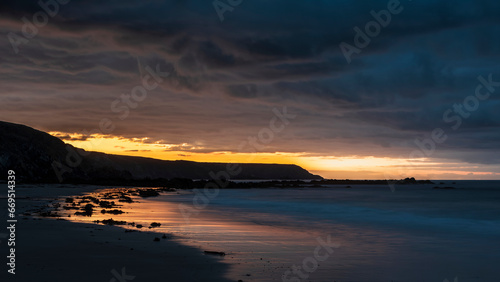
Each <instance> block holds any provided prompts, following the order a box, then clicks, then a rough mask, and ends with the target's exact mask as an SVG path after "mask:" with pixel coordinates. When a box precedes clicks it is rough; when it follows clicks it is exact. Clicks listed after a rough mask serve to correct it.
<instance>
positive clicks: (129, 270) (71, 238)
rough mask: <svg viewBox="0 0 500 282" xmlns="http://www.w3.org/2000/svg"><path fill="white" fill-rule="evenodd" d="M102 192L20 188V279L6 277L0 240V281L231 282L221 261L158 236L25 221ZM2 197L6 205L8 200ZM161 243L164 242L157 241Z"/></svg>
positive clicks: (52, 221) (41, 220)
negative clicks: (54, 204) (53, 205)
mask: <svg viewBox="0 0 500 282" xmlns="http://www.w3.org/2000/svg"><path fill="white" fill-rule="evenodd" d="M99 188H100V187H89V186H86V187H81V186H80V187H77V186H74V187H71V186H60V187H57V188H55V187H54V186H47V185H45V186H43V187H42V186H40V187H34V186H25V187H17V189H16V193H17V208H18V210H17V214H18V218H17V219H18V222H17V224H16V269H15V273H16V274H15V275H12V274H9V273H7V270H8V266H7V265H6V263H7V258H6V256H7V255H8V250H7V246H6V242H5V240H4V239H1V238H0V239H1V240H2V241H3V242H2V243H1V253H2V269H1V275H0V278H1V279H0V280H1V281H23V282H25V281H42V282H43V281H50V282H58V281H61V282H63V281H64V282H66V281H82V282H83V281H85V282H87V281H229V280H226V279H224V278H223V276H224V274H225V272H226V271H227V268H228V266H227V265H226V264H223V263H221V262H220V261H219V259H218V258H216V257H213V256H208V255H204V254H203V252H202V251H201V250H199V249H196V248H192V247H188V246H183V245H181V244H178V243H176V242H174V241H172V240H169V239H167V238H161V237H160V236H159V235H158V234H155V233H151V232H125V230H124V229H122V228H119V227H116V226H104V225H96V224H85V223H75V222H70V221H67V220H63V219H56V218H38V217H34V216H24V215H22V214H23V213H25V212H26V211H31V210H34V209H35V210H36V209H39V208H41V207H44V206H47V205H50V201H52V200H53V199H54V198H56V197H61V196H62V197H67V196H72V195H77V194H80V193H85V192H89V191H93V190H95V189H99ZM1 196H2V198H3V200H2V202H4V203H5V194H1ZM0 216H1V217H2V218H6V207H5V208H4V207H2V209H1V212H0ZM4 224H6V223H5V221H4V222H3V224H2V225H4ZM2 229H3V230H5V229H4V228H2ZM3 230H2V232H3ZM4 234H5V233H4ZM158 237H160V240H159V241H155V240H154V239H155V238H158ZM120 279H121V280H120Z"/></svg>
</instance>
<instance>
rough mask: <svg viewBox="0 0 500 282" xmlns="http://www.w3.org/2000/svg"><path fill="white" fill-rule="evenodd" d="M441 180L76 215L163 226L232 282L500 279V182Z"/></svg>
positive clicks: (160, 203)
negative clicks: (211, 259)
mask: <svg viewBox="0 0 500 282" xmlns="http://www.w3.org/2000/svg"><path fill="white" fill-rule="evenodd" d="M434 182H435V183H436V184H426V185H423V184H422V185H421V184H418V185H396V186H395V187H394V188H395V189H390V187H389V186H388V185H350V188H347V187H346V185H329V186H323V187H302V188H265V189H264V188H255V189H220V190H213V189H212V190H209V191H204V190H203V189H195V190H183V189H179V190H177V191H175V192H166V193H162V194H161V195H160V196H158V197H148V198H141V197H138V196H134V197H132V198H133V199H134V200H135V201H137V202H136V203H120V204H123V207H120V209H121V210H123V211H125V212H126V213H124V214H121V215H109V214H99V213H97V214H96V215H94V216H92V217H90V218H89V217H76V216H72V217H71V218H70V219H71V220H74V221H79V222H89V221H93V220H102V219H109V218H113V219H114V220H124V221H127V222H135V223H136V224H143V225H144V226H149V225H150V223H152V222H158V223H161V226H160V227H157V228H152V229H147V228H145V230H146V231H153V232H158V234H159V236H160V234H165V235H166V236H168V237H169V238H171V239H172V240H176V241H178V242H180V243H182V244H185V245H189V246H194V247H197V248H199V249H200V252H201V253H203V252H204V251H208V252H209V253H206V255H207V256H218V257H220V260H221V262H223V263H227V264H229V265H230V270H229V271H228V273H227V274H226V276H227V277H228V278H230V279H233V280H234V281H239V280H241V281H244V282H248V281H285V282H286V281H294V282H298V281H325V282H333V281H336V282H340V281H342V282H347V281H353V282H354V281H366V282H377V281H384V282H396V281H415V282H433V281H435V282H458V281H460V282H466V281H467V282H468V281H472V282H475V281H492V282H498V281H500V181H449V180H448V181H447V180H444V181H434ZM434 187H441V188H443V187H453V188H454V189H434ZM94 194H95V193H94ZM124 228H131V229H134V228H136V227H133V226H124ZM212 252H214V253H212ZM222 253H224V254H225V255H222Z"/></svg>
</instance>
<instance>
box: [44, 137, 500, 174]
mask: <svg viewBox="0 0 500 282" xmlns="http://www.w3.org/2000/svg"><path fill="white" fill-rule="evenodd" d="M49 134H51V135H53V136H56V137H59V138H61V139H63V141H64V142H66V143H68V144H71V145H73V146H75V147H78V148H82V149H85V150H87V151H97V152H104V153H107V154H116V155H127V156H138V157H149V158H155V159H161V160H187V161H196V162H231V163H276V164H296V165H299V166H301V167H303V168H305V169H307V170H309V171H310V172H312V173H315V174H319V175H321V176H323V177H325V178H338V179H401V178H405V177H416V178H417V179H471V178H476V179H491V178H493V179H495V178H498V175H497V174H496V173H492V172H488V171H476V170H475V169H476V168H475V167H473V166H468V165H464V164H463V163H440V162H434V161H432V160H430V159H418V160H402V159H397V158H388V157H364V156H350V157H340V158H336V157H319V156H307V155H304V154H302V153H286V152H276V153H264V152H262V153H259V152H257V153H239V152H228V151H217V152H204V151H203V150H204V149H206V148H204V147H203V146H202V145H198V144H188V143H182V144H165V143H163V142H161V141H155V142H153V141H151V140H150V139H149V138H147V137H144V138H132V139H129V138H124V137H118V136H105V135H97V134H95V135H91V136H83V135H81V134H70V133H63V132H49ZM471 176H473V177H471Z"/></svg>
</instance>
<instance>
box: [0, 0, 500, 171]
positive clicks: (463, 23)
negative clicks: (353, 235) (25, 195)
mask: <svg viewBox="0 0 500 282" xmlns="http://www.w3.org/2000/svg"><path fill="white" fill-rule="evenodd" d="M387 3H388V1H379V0H377V1H368V0H366V1H348V0H337V1H314V2H309V1H284V0H281V1H273V2H269V1H263V0H255V1H244V2H243V3H242V4H241V5H239V6H237V7H235V8H234V10H233V11H232V12H226V13H225V14H224V17H225V20H224V21H223V22H220V21H219V17H218V15H217V13H216V11H215V9H214V7H213V5H212V2H211V1H201V0H198V1H159V0H149V1H104V2H103V1H97V0H88V1H76V0H74V1H70V2H69V3H67V4H65V5H60V7H59V11H58V13H57V15H56V16H55V17H51V18H50V19H49V22H48V24H47V25H46V26H44V27H40V28H39V29H38V33H37V34H36V36H34V37H33V38H31V39H29V42H28V43H23V44H21V45H20V46H19V54H15V53H14V52H13V48H12V46H11V45H12V44H11V42H9V39H8V37H7V35H8V34H9V33H10V32H15V33H16V34H18V35H20V36H22V32H21V29H22V27H23V21H22V20H21V18H22V17H27V18H28V19H29V20H32V16H33V14H34V13H36V12H38V11H40V10H41V7H40V6H39V5H38V4H37V1H11V0H7V1H2V3H1V4H0V16H1V18H2V20H0V36H1V38H2V41H0V52H1V54H2V55H1V56H0V65H1V69H0V73H1V77H0V80H1V84H2V91H1V94H0V102H1V103H2V105H3V106H4V109H5V110H3V111H2V114H1V115H0V117H1V119H4V120H11V121H16V122H21V123H26V124H28V125H32V126H37V127H40V128H43V129H47V130H57V131H64V132H79V131H81V130H84V129H87V130H89V129H91V128H95V127H96V124H98V122H99V120H100V119H101V118H110V119H112V120H113V121H115V122H116V125H117V128H116V131H115V132H114V134H118V135H121V136H125V137H142V136H148V137H151V138H152V139H153V140H164V141H165V142H166V143H170V144H182V143H189V144H195V143H197V142H198V143H200V144H204V148H207V149H206V150H207V151H217V150H224V151H236V150H237V146H238V145H239V143H240V142H241V141H242V140H245V139H246V138H247V137H248V136H251V135H255V134H257V132H258V131H259V130H260V129H261V128H262V127H263V126H266V125H267V123H268V122H269V119H270V118H272V112H271V111H272V108H273V107H278V108H280V107H282V106H283V105H287V106H288V107H289V109H290V111H291V112H292V111H293V112H294V113H297V115H298V118H297V119H296V120H295V121H294V122H293V124H292V125H291V127H290V128H289V129H287V130H289V131H288V133H287V134H285V133H283V134H282V135H280V136H278V139H277V141H276V142H275V143H272V144H269V146H267V147H266V149H265V150H267V151H269V152H274V151H285V152H304V151H309V152H312V153H314V154H318V155H331V154H335V155H339V156H340V155H365V156H370V155H373V156H398V155H401V154H403V155H404V154H407V153H408V152H411V150H412V149H413V145H411V144H412V141H413V140H414V139H415V138H417V137H421V136H426V134H429V133H430V132H431V131H432V130H433V129H434V128H436V127H441V128H444V129H447V134H448V135H449V139H448V141H447V142H446V143H445V144H444V145H442V146H441V147H440V149H441V150H440V154H444V155H443V156H442V157H446V156H450V157H451V156H452V157H453V158H455V159H462V160H471V159H473V160H474V161H475V162H479V163H481V162H483V163H489V162H491V158H490V157H489V156H488V154H479V153H478V154H477V155H476V157H474V158H470V155H468V154H465V153H464V154H461V153H460V152H461V151H463V150H464V149H468V150H472V151H478V152H479V151H481V152H482V151H484V150H490V152H493V153H496V152H498V150H497V149H496V148H499V147H500V138H499V136H498V134H496V133H493V132H497V131H498V128H499V121H500V116H499V114H498V111H497V109H498V106H499V100H500V96H499V94H500V88H499V89H498V90H497V91H496V92H495V93H493V95H492V96H491V97H490V98H489V99H488V100H486V101H481V104H480V107H479V109H478V110H477V111H474V112H472V113H471V116H470V117H469V118H467V119H464V120H463V124H462V125H461V127H460V128H459V129H458V130H456V131H455V130H450V126H451V125H452V124H450V123H445V122H444V121H443V114H444V112H446V110H447V109H450V108H452V107H453V105H454V104H460V103H462V102H463V101H464V99H465V98H466V97H467V96H469V95H473V94H474V91H475V87H476V86H477V84H478V80H477V77H478V76H479V75H482V76H484V77H487V76H488V75H489V74H490V73H491V74H493V78H494V80H495V81H500V71H499V70H500V68H499V62H500V54H499V53H498V50H500V37H498V34H500V17H499V16H498V15H499V13H500V2H498V1H495V0H481V1H473V0H466V1H431V0H427V1H401V6H402V7H403V8H404V9H403V11H402V12H401V14H398V15H392V21H391V23H390V24H389V25H388V26H387V27H385V28H383V29H382V30H381V32H380V35H379V36H377V37H376V38H373V39H372V41H371V43H370V44H369V45H368V46H367V47H366V48H363V49H362V51H361V53H360V54H354V55H353V56H352V63H351V64H348V63H347V62H346V60H345V58H344V56H343V54H342V52H341V50H340V48H339V44H340V43H341V42H346V43H348V44H354V43H353V40H354V35H355V32H354V30H353V28H354V27H356V26H357V27H360V28H364V26H365V24H366V23H367V22H369V21H371V20H373V18H372V16H371V14H370V11H371V10H375V11H379V10H382V9H386V7H387ZM157 64H159V65H160V66H161V68H162V70H163V71H167V70H168V71H169V72H170V75H169V77H168V78H165V79H164V81H163V82H162V83H160V85H159V88H158V89H156V90H153V91H151V92H150V93H148V97H147V99H146V100H145V101H143V102H141V103H139V105H138V106H137V108H134V109H130V110H131V113H130V116H129V117H128V118H127V119H126V120H123V121H122V120H119V119H118V118H117V114H116V113H113V112H112V111H111V110H110V104H111V103H112V102H113V101H114V100H116V99H117V98H119V97H120V95H121V94H123V93H130V91H131V89H133V87H135V86H137V85H140V84H141V76H143V75H144V73H145V67H146V66H149V67H151V68H153V69H154V68H155V67H156V65H157ZM45 112H50V113H51V115H46V114H44V113H45ZM226 136H232V137H231V138H227V137H226ZM367 146H368V147H369V148H370V149H367Z"/></svg>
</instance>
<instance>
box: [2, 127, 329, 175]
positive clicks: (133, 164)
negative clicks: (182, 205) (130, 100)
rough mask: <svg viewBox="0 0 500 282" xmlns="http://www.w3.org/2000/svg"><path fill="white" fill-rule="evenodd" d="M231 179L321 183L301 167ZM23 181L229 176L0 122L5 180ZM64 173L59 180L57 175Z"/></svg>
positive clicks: (261, 168)
mask: <svg viewBox="0 0 500 282" xmlns="http://www.w3.org/2000/svg"><path fill="white" fill-rule="evenodd" d="M237 168H241V169H239V170H240V171H241V172H239V173H237V174H234V175H231V177H230V178H231V179H321V177H320V176H317V175H313V174H311V173H309V172H308V171H306V170H305V169H303V168H301V167H299V166H296V165H280V164H240V165H238V166H237ZM9 169H12V170H14V171H15V172H16V176H17V179H18V180H22V181H24V182H38V183H57V182H60V179H62V182H64V183H103V182H104V183H108V184H113V183H119V184H120V185H121V184H122V183H123V182H124V181H127V180H130V181H132V182H134V183H137V181H151V180H155V179H173V178H189V179H209V178H210V172H213V173H214V174H217V173H219V172H229V171H230V170H228V164H224V163H198V162H191V161H163V160H157V159H151V158H141V157H130V156H119V155H109V154H104V153H98V152H86V151H85V150H83V149H79V148H75V147H73V146H71V145H68V144H65V143H64V142H63V141H61V140H60V139H58V138H56V137H53V136H51V135H49V134H47V133H45V132H42V131H39V130H35V129H33V128H30V127H27V126H24V125H19V124H13V123H8V122H1V121H0V173H1V175H0V180H5V179H6V178H7V170H9ZM58 175H59V176H58Z"/></svg>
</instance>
